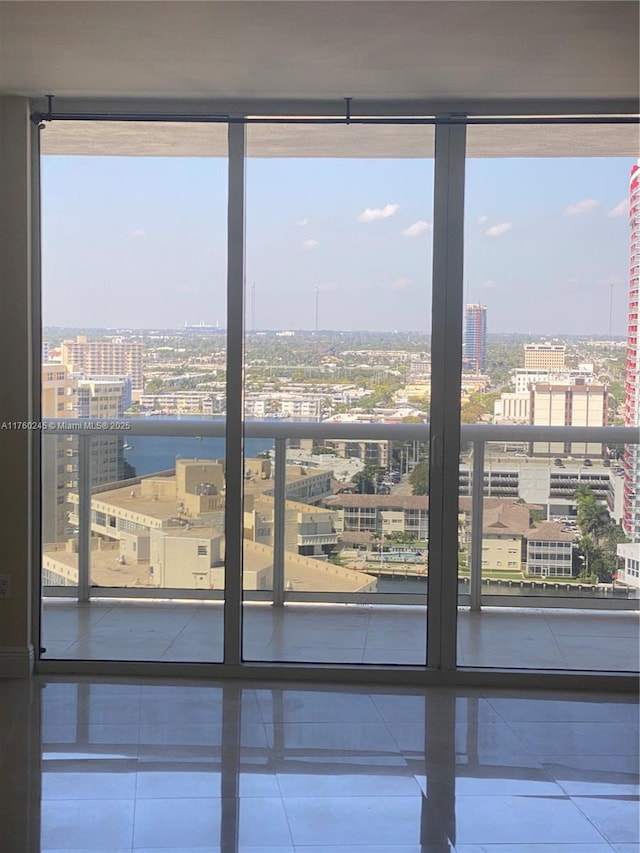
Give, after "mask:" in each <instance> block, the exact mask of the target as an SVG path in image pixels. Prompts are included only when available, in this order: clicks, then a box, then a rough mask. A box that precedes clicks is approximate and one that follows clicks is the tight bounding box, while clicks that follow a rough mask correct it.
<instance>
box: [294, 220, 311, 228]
mask: <svg viewBox="0 0 640 853" xmlns="http://www.w3.org/2000/svg"><path fill="white" fill-rule="evenodd" d="M308 224H309V220H308V219H296V225H300V226H301V227H304V226H305V225H308Z"/></svg>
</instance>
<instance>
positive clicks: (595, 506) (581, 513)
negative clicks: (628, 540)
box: [575, 485, 611, 545]
mask: <svg viewBox="0 0 640 853" xmlns="http://www.w3.org/2000/svg"><path fill="white" fill-rule="evenodd" d="M575 499H576V505H577V507H578V526H579V528H580V532H581V534H582V535H583V536H592V537H593V540H594V542H595V544H596V545H597V544H598V543H599V540H600V538H601V537H602V536H603V535H604V534H605V533H606V532H607V530H608V529H609V528H610V527H611V516H610V515H609V510H608V509H607V508H606V507H605V506H603V505H602V504H601V503H600V502H599V501H598V500H597V499H596V496H595V495H594V494H593V491H592V490H591V489H590V488H589V486H585V485H580V486H578V488H577V489H576V492H575Z"/></svg>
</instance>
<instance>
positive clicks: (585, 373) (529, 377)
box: [511, 364, 593, 394]
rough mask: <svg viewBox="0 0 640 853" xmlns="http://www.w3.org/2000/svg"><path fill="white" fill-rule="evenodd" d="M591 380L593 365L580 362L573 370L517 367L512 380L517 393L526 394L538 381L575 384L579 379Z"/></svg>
mask: <svg viewBox="0 0 640 853" xmlns="http://www.w3.org/2000/svg"><path fill="white" fill-rule="evenodd" d="M581 380H582V381H585V382H591V381H592V380H593V365H592V364H579V365H578V367H577V368H574V369H572V370H547V369H543V368H537V367H517V368H516V369H515V370H514V371H513V375H512V377H511V381H512V383H513V385H514V390H515V392H516V394H524V393H525V392H527V391H529V390H530V389H531V386H532V385H536V384H538V383H551V384H552V385H573V384H574V383H576V382H579V381H581Z"/></svg>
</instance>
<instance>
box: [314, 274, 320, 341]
mask: <svg viewBox="0 0 640 853" xmlns="http://www.w3.org/2000/svg"><path fill="white" fill-rule="evenodd" d="M315 293H316V335H317V334H318V300H319V298H320V287H319V286H318V285H316V290H315Z"/></svg>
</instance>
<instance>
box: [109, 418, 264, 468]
mask: <svg viewBox="0 0 640 853" xmlns="http://www.w3.org/2000/svg"><path fill="white" fill-rule="evenodd" d="M163 420H167V421H172V420H178V418H177V417H166V418H163ZM208 420H211V419H210V418H209V419H208ZM125 442H126V444H130V445H131V447H130V448H127V447H125V449H124V458H125V459H126V461H127V462H128V463H129V465H132V466H133V467H134V468H135V471H136V475H137V476H138V477H143V476H146V475H147V474H155V473H156V472H158V471H168V470H169V469H170V468H175V465H176V459H223V458H224V447H225V440H224V438H210V437H204V438H198V437H196V436H187V437H185V436H155V435H154V436H149V435H132V436H131V437H130V438H128V439H125ZM273 446H274V441H273V439H272V438H248V439H246V440H245V444H244V447H245V455H246V456H247V457H249V458H252V457H255V455H256V454H257V453H260V452H262V451H264V450H269V449H270V448H272V447H273Z"/></svg>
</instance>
